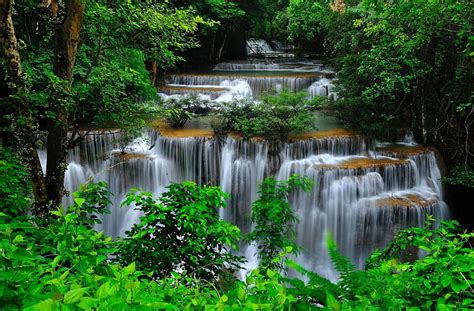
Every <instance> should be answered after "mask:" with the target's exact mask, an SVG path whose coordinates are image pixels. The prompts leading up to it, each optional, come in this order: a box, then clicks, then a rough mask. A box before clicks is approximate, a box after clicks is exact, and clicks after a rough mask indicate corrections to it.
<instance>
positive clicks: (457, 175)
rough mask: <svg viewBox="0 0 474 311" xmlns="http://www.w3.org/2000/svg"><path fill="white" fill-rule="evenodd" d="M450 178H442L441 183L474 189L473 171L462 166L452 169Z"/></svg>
mask: <svg viewBox="0 0 474 311" xmlns="http://www.w3.org/2000/svg"><path fill="white" fill-rule="evenodd" d="M450 173H451V174H450V176H448V177H442V178H441V182H442V183H444V184H449V185H453V186H464V187H469V188H474V171H473V170H471V169H468V168H465V167H463V166H457V167H454V168H453V169H452V170H451V172H450Z"/></svg>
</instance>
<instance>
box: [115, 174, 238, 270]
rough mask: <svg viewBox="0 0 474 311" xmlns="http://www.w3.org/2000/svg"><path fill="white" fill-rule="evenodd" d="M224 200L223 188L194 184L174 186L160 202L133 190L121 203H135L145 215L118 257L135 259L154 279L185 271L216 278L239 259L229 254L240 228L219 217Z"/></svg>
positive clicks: (130, 260)
mask: <svg viewBox="0 0 474 311" xmlns="http://www.w3.org/2000/svg"><path fill="white" fill-rule="evenodd" d="M226 198H227V195H226V194H225V193H224V192H222V191H221V190H220V188H219V187H207V186H204V187H199V186H197V185H196V184H195V183H193V182H184V183H182V184H171V185H170V186H168V191H167V192H165V193H164V194H163V195H162V196H161V198H160V200H159V201H160V202H157V201H156V200H155V199H153V197H152V195H151V194H150V193H144V192H141V193H140V192H136V191H135V190H134V191H132V192H130V193H129V195H128V197H127V199H126V200H125V201H124V203H123V204H126V205H130V204H132V203H134V204H135V205H136V206H137V208H139V209H140V211H142V212H143V213H144V214H145V215H144V216H143V217H141V219H140V223H138V224H136V225H134V226H133V227H132V229H131V230H130V231H129V232H127V235H128V238H127V239H126V240H125V241H124V242H123V244H122V245H121V248H120V252H119V254H120V261H121V262H122V263H125V264H130V263H131V262H136V263H137V267H139V269H141V270H143V271H146V272H147V273H148V272H150V273H151V274H152V276H153V277H166V276H170V275H171V274H172V273H173V272H177V271H181V272H184V273H186V274H188V275H194V276H196V277H198V278H204V279H216V278H217V277H218V276H219V274H220V273H221V272H222V271H223V270H224V268H232V267H233V266H237V265H238V263H239V262H240V260H239V258H238V257H236V256H234V255H232V254H231V253H230V250H231V249H236V248H237V247H238V242H239V239H240V230H239V228H237V227H235V226H233V225H231V224H230V223H228V222H226V221H224V220H221V219H220V218H219V213H218V209H220V208H224V207H225V205H226V203H225V199H226Z"/></svg>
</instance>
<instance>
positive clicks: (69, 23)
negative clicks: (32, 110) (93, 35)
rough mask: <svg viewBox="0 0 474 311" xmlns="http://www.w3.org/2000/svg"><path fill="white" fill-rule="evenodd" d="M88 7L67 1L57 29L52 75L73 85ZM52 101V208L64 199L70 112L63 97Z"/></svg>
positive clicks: (49, 147) (48, 169)
mask: <svg viewBox="0 0 474 311" xmlns="http://www.w3.org/2000/svg"><path fill="white" fill-rule="evenodd" d="M84 9H85V5H84V3H83V2H82V1H81V0H66V1H65V2H64V8H63V10H64V16H65V17H64V20H63V21H62V22H60V23H58V24H56V27H55V33H54V35H55V42H54V64H53V72H54V73H55V74H56V75H57V76H58V77H60V78H62V79H63V80H64V81H65V84H66V85H65V87H66V88H70V87H71V84H72V72H73V68H74V63H75V61H76V54H77V47H78V45H79V39H80V33H81V28H82V23H83V18H84ZM60 97H61V96H59V98H57V99H54V100H51V101H50V105H49V109H50V111H51V112H53V113H54V119H50V120H49V121H48V140H47V158H48V161H47V166H46V185H47V188H48V198H49V200H50V201H51V202H52V206H53V207H54V206H57V205H59V204H61V200H62V198H63V196H64V193H65V191H64V174H65V172H66V169H67V162H66V156H67V152H68V149H67V146H68V141H67V140H68V138H67V134H68V128H69V127H68V112H67V108H66V107H65V103H64V102H65V101H64V99H63V98H60Z"/></svg>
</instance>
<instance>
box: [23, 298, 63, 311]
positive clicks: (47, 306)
mask: <svg viewBox="0 0 474 311" xmlns="http://www.w3.org/2000/svg"><path fill="white" fill-rule="evenodd" d="M50 310H51V311H52V310H56V302H55V301H54V300H53V299H51V298H49V299H47V300H44V301H41V302H39V303H37V304H35V305H33V306H31V307H28V308H25V311H50Z"/></svg>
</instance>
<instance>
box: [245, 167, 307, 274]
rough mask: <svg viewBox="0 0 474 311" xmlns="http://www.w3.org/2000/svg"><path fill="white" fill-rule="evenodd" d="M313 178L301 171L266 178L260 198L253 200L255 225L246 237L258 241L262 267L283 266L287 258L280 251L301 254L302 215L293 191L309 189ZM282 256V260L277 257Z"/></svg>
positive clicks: (278, 267)
mask: <svg viewBox="0 0 474 311" xmlns="http://www.w3.org/2000/svg"><path fill="white" fill-rule="evenodd" d="M310 186H311V181H310V180H309V179H306V178H301V177H299V176H297V175H293V176H291V177H290V179H289V180H288V181H277V180H275V179H274V178H272V177H270V178H266V179H265V180H264V181H263V183H262V184H261V185H260V188H259V190H258V194H259V198H258V199H257V200H256V201H255V202H253V203H252V222H253V223H254V224H255V228H254V229H253V231H252V232H251V233H249V234H248V235H247V236H246V240H248V241H252V242H256V243H257V244H258V251H259V252H258V254H256V255H258V256H259V258H260V260H261V263H260V266H261V267H265V268H268V269H273V270H281V269H283V266H284V265H283V258H281V257H279V254H280V253H282V252H283V251H288V252H291V253H293V254H295V255H296V254H298V250H299V249H298V246H297V245H296V243H295V241H296V231H295V229H294V225H295V223H297V222H298V219H297V218H296V216H295V215H294V214H293V209H292V207H291V206H290V203H289V202H288V196H289V194H290V193H291V192H293V191H295V190H297V189H298V188H301V189H302V190H304V191H308V190H309V189H310ZM276 259H279V260H276Z"/></svg>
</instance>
